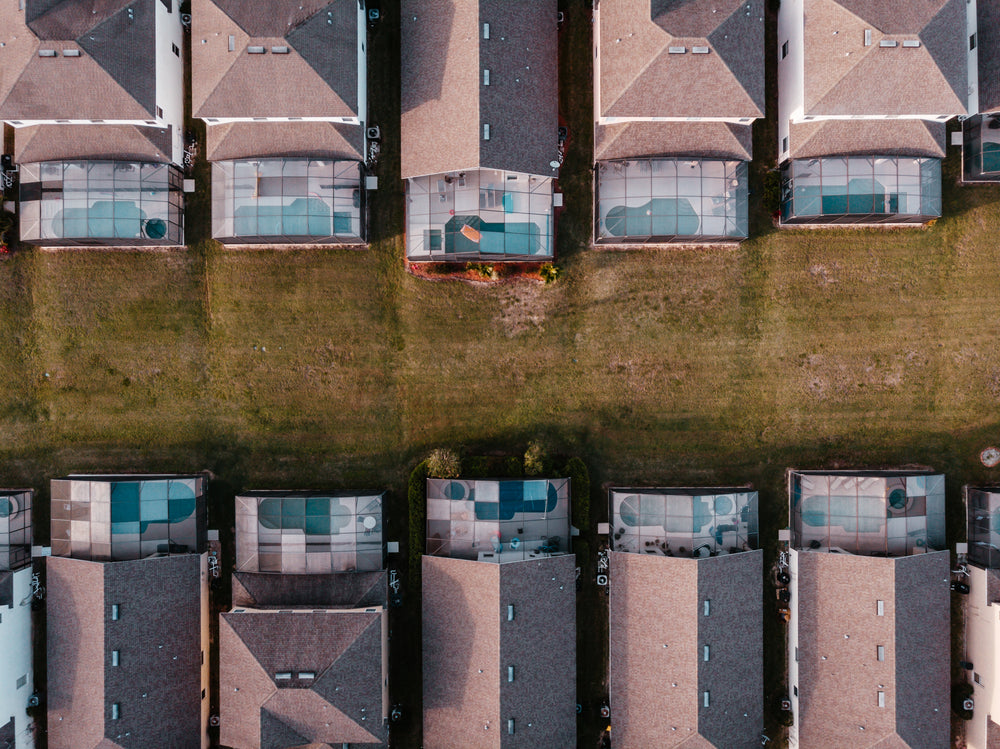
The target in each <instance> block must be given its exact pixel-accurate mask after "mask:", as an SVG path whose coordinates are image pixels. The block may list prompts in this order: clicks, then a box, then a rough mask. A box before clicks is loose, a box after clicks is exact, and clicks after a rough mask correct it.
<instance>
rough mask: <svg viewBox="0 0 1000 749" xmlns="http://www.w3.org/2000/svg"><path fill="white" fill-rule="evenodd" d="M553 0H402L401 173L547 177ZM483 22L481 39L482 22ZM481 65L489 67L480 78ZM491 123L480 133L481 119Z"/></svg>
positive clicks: (554, 118)
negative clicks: (500, 172) (499, 172)
mask: <svg viewBox="0 0 1000 749" xmlns="http://www.w3.org/2000/svg"><path fill="white" fill-rule="evenodd" d="M556 5H557V4H556V0H457V1H456V0H404V2H403V9H402V45H403V47H402V68H403V70H402V74H403V80H402V122H401V126H402V146H401V148H402V152H401V157H402V176H403V178H404V179H405V178H408V177H418V176H422V175H428V174H438V173H442V172H450V171H459V170H465V169H475V168H486V169H504V170H508V171H516V172H527V173H529V174H542V175H552V174H553V169H552V168H551V167H550V166H549V162H550V161H552V160H554V159H555V158H556V156H557V130H558V125H559V123H558V90H557V84H558V77H559V66H558V61H557V58H556V52H557V50H556V47H557V31H556V21H555V18H556V12H557V7H556ZM485 23H488V24H489V26H490V38H489V39H483V38H482V36H483V32H482V26H481V24H485ZM482 70H489V71H490V84H489V85H488V86H485V85H483V81H482V76H483V73H482ZM486 124H488V125H489V126H490V138H489V140H484V139H483V137H482V136H483V125H486Z"/></svg>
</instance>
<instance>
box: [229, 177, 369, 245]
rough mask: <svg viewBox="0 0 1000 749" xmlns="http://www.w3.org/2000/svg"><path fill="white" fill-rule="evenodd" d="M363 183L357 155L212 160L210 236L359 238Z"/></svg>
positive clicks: (282, 240) (288, 240)
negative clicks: (343, 158) (353, 158)
mask: <svg viewBox="0 0 1000 749" xmlns="http://www.w3.org/2000/svg"><path fill="white" fill-rule="evenodd" d="M361 183H362V173H361V164H360V162H357V161H335V160H331V159H308V158H295V159H293V158H283V159H242V160H238V161H217V162H215V163H213V164H212V236H213V237H214V238H215V239H218V240H220V241H222V242H230V243H243V244H251V243H252V244H257V243H274V244H323V243H325V244H336V243H351V242H360V241H362V240H363V238H364V234H363V229H364V227H363V222H362V216H363V215H364V190H362V189H361V187H362V185H361Z"/></svg>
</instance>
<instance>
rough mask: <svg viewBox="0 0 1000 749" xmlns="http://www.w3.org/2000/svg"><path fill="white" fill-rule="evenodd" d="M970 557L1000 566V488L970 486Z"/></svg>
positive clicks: (968, 498) (968, 507)
mask: <svg viewBox="0 0 1000 749" xmlns="http://www.w3.org/2000/svg"><path fill="white" fill-rule="evenodd" d="M966 509H967V510H968V513H969V518H968V520H969V527H968V531H969V534H968V541H969V559H970V560H972V561H973V562H975V563H976V564H979V565H982V566H983V567H988V568H991V569H998V568H1000V488H998V487H993V488H989V489H973V488H971V487H970V488H969V489H968V490H967V492H966Z"/></svg>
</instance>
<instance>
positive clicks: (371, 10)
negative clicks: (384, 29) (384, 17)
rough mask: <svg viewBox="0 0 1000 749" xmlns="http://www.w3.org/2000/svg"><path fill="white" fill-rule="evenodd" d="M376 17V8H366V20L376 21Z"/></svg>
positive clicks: (377, 16)
mask: <svg viewBox="0 0 1000 749" xmlns="http://www.w3.org/2000/svg"><path fill="white" fill-rule="evenodd" d="M378 18H379V12H378V8H369V9H368V20H369V21H377V20H378Z"/></svg>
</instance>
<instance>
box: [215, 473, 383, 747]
mask: <svg viewBox="0 0 1000 749" xmlns="http://www.w3.org/2000/svg"><path fill="white" fill-rule="evenodd" d="M383 548H384V546H383V543H382V495H381V494H377V495H367V496H342V495H331V494H321V493H316V492H275V491H255V492H246V493H244V494H242V495H240V496H238V497H236V568H235V571H234V573H233V581H232V589H233V608H232V610H230V611H229V612H227V613H223V614H221V615H220V621H219V669H220V676H219V679H220V682H219V683H220V695H221V705H220V714H219V717H220V722H221V728H220V732H221V733H220V741H221V743H222V744H223V745H224V746H229V747H233V749H270V748H271V747H286V746H289V747H290V746H343V747H348V746H359V747H360V746H364V747H379V746H386V745H387V742H388V738H389V729H388V715H389V687H388V657H389V647H388V631H389V630H388V617H387V612H386V598H387V584H386V572H385V563H384V555H383Z"/></svg>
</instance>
